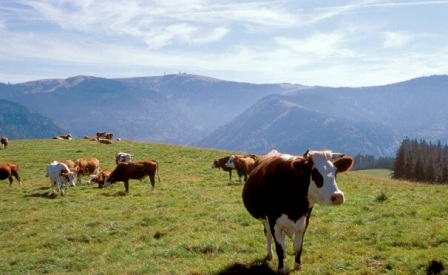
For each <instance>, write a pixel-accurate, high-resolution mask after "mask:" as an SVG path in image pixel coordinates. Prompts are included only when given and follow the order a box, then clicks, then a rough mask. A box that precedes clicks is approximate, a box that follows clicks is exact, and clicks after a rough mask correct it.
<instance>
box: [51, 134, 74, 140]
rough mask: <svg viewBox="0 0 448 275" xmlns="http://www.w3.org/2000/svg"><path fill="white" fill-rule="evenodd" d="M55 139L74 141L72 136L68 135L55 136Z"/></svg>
mask: <svg viewBox="0 0 448 275" xmlns="http://www.w3.org/2000/svg"><path fill="white" fill-rule="evenodd" d="M53 139H66V140H72V135H71V134H67V135H60V136H55V137H53Z"/></svg>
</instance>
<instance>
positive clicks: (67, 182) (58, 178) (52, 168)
mask: <svg viewBox="0 0 448 275" xmlns="http://www.w3.org/2000/svg"><path fill="white" fill-rule="evenodd" d="M46 172H47V173H46V174H45V176H46V177H49V178H50V182H51V188H52V189H53V194H56V193H59V192H60V193H61V196H64V195H65V194H67V186H75V175H74V173H73V172H71V171H70V169H69V168H68V167H67V165H66V164H64V163H60V162H57V161H53V162H52V163H50V164H48V165H47V169H46ZM58 191H59V192H58Z"/></svg>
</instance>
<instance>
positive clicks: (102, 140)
mask: <svg viewBox="0 0 448 275" xmlns="http://www.w3.org/2000/svg"><path fill="white" fill-rule="evenodd" d="M98 142H99V143H102V144H112V140H110V139H105V138H100V139H98Z"/></svg>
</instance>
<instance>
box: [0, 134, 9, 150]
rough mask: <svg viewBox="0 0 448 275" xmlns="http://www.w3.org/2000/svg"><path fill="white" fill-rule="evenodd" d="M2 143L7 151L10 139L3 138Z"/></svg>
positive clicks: (0, 140)
mask: <svg viewBox="0 0 448 275" xmlns="http://www.w3.org/2000/svg"><path fill="white" fill-rule="evenodd" d="M0 142H1V143H2V146H3V149H6V148H7V147H8V143H9V139H8V137H7V136H2V138H1V139H0Z"/></svg>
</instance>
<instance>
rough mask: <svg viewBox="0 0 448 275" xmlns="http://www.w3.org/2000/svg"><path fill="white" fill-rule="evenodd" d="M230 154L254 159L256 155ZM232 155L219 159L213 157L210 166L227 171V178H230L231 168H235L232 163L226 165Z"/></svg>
mask: <svg viewBox="0 0 448 275" xmlns="http://www.w3.org/2000/svg"><path fill="white" fill-rule="evenodd" d="M232 156H238V157H252V158H253V159H256V158H257V157H256V156H255V155H232ZM232 156H225V157H223V158H220V159H215V160H214V161H213V163H212V168H218V169H222V170H223V171H224V172H229V180H230V181H231V180H232V170H233V169H235V166H234V165H227V164H228V163H229V160H230V159H231V157H232Z"/></svg>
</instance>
